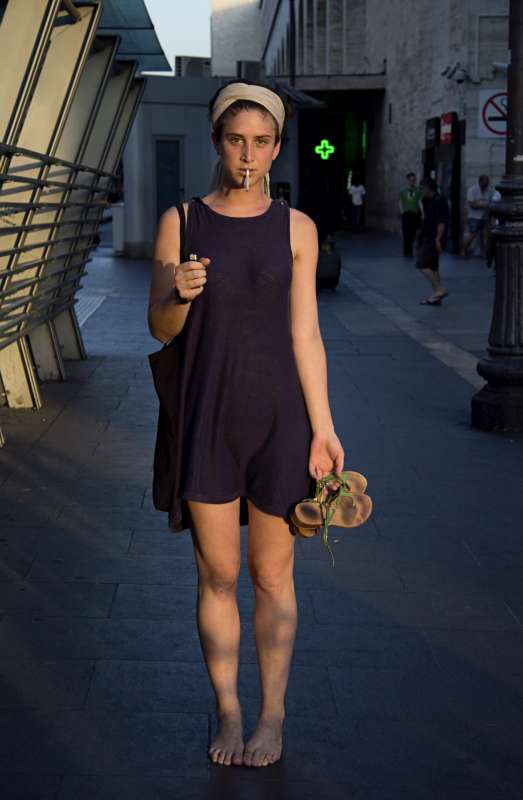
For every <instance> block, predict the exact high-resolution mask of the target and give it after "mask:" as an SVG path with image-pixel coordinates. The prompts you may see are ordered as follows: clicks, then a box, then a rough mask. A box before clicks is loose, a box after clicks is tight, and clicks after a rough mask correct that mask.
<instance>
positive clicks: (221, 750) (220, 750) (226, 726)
mask: <svg viewBox="0 0 523 800" xmlns="http://www.w3.org/2000/svg"><path fill="white" fill-rule="evenodd" d="M243 750H244V744H243V727H242V715H241V712H240V711H237V712H233V713H230V714H223V715H221V716H219V717H218V733H217V734H216V736H215V738H214V739H213V741H212V744H211V746H210V747H209V756H210V758H211V761H213V763H214V764H223V765H224V766H226V767H230V766H231V764H234V765H235V766H238V767H239V766H241V765H242V764H243Z"/></svg>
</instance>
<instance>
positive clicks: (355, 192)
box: [347, 176, 366, 231]
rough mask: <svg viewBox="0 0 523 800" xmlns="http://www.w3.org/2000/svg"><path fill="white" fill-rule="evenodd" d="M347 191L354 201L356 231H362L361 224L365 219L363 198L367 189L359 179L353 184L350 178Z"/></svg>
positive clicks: (356, 178) (353, 210) (355, 179)
mask: <svg viewBox="0 0 523 800" xmlns="http://www.w3.org/2000/svg"><path fill="white" fill-rule="evenodd" d="M347 191H348V193H349V195H350V198H351V200H352V213H353V225H354V230H355V231H359V230H361V222H362V217H363V198H364V197H365V194H366V192H365V187H364V185H363V184H362V183H361V182H360V180H359V178H358V177H355V178H354V180H353V181H352V182H351V180H350V176H349V181H348V182H347Z"/></svg>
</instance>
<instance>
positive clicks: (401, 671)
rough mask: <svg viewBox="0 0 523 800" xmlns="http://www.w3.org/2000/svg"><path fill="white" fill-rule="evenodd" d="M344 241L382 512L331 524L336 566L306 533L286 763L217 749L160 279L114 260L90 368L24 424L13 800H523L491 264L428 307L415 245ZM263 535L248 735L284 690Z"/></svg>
mask: <svg viewBox="0 0 523 800" xmlns="http://www.w3.org/2000/svg"><path fill="white" fill-rule="evenodd" d="M340 248H341V250H342V252H343V256H344V270H343V278H342V282H341V284H340V286H339V288H338V290H337V291H336V293H331V292H323V291H321V292H319V308H320V318H321V325H322V332H323V336H324V341H325V345H326V350H327V356H328V361H329V391H330V397H331V403H332V408H333V413H334V417H335V422H336V429H337V432H338V434H339V436H340V438H341V439H342V442H343V444H344V447H345V451H346V455H347V459H346V465H347V466H350V467H352V468H355V469H359V470H361V471H363V472H365V474H366V475H367V476H368V478H369V493H370V494H371V496H372V497H373V499H374V503H375V510H374V514H373V517H372V519H371V520H370V521H369V523H368V524H367V525H365V526H363V527H362V528H358V529H354V530H350V531H344V530H341V529H332V530H331V540H332V544H333V548H334V552H335V556H336V567H335V568H334V569H333V568H332V566H331V562H330V558H329V556H328V554H327V553H326V551H325V549H324V548H323V545H322V543H321V541H320V539H319V538H318V539H314V540H307V541H305V540H300V541H298V542H297V547H296V567H295V574H296V587H297V596H298V602H299V624H298V632H297V638H296V645H295V652H294V659H293V665H292V672H291V680H290V685H289V693H288V704H287V720H286V723H285V732H286V738H285V751H284V757H283V759H282V761H281V762H280V763H279V764H277V765H274V766H273V767H271V768H267V769H264V770H253V769H251V770H249V769H247V768H240V769H234V770H227V769H224V768H220V767H217V766H213V765H212V764H210V762H209V761H208V759H207V756H206V752H207V746H208V743H209V740H210V737H211V735H212V731H213V729H214V728H215V726H216V719H215V715H214V708H213V697H212V691H211V689H210V685H209V683H208V680H207V676H206V671H205V667H204V664H203V659H202V654H201V650H200V643H199V640H198V634H197V629H196V624H195V619H194V616H195V608H196V573H195V565H194V555H193V551H192V541H191V537H190V535H189V534H188V533H185V534H172V533H170V532H169V531H167V528H166V516H165V515H164V514H160V513H158V512H156V511H155V510H154V509H153V506H152V501H151V477H152V451H153V447H154V439H155V424H156V413H157V402H156V398H155V395H154V389H153V386H152V382H151V378H150V372H149V366H148V362H147V354H148V353H150V352H152V351H153V350H156V349H158V348H159V345H158V344H155V343H154V342H152V340H151V338H150V337H149V334H148V332H147V329H146V319H145V303H146V297H147V283H148V273H149V265H148V264H142V263H140V262H126V261H125V260H122V259H119V260H112V259H110V258H108V257H107V253H106V252H104V250H103V248H100V250H99V253H98V256H99V257H96V258H95V259H94V261H93V262H92V264H91V265H90V274H89V276H87V278H86V285H87V286H88V290H89V291H90V292H92V293H93V295H97V296H102V295H103V296H104V297H105V300H104V302H103V303H102V304H101V305H100V306H99V307H98V308H97V309H96V311H95V312H94V313H93V314H92V316H90V317H89V319H88V320H87V322H86V323H85V326H84V327H83V332H84V337H85V341H86V346H87V349H88V352H89V354H90V358H89V359H88V360H87V361H84V362H67V363H66V368H67V375H68V379H67V381H66V382H65V383H59V382H57V383H46V384H44V385H43V387H42V391H43V396H44V407H43V408H42V409H40V410H39V411H38V412H27V413H26V412H13V411H10V410H8V409H5V408H2V409H0V424H2V427H3V428H4V429H5V431H6V434H7V445H6V447H5V448H3V450H2V451H1V452H0V531H1V533H0V796H1V797H2V800H4V798H6V799H7V800H13V799H14V798H17V800H32V798H35V800H36V798H38V800H41V798H53V800H82V798H89V800H91V798H93V797H96V798H97V800H98V798H102V800H104V799H105V798H107V800H108V799H109V798H111V800H115V798H120V797H121V798H125V800H129V798H130V800H133V798H140V800H148V798H155V800H162V799H163V798H167V797H169V800H171V798H173V797H176V798H177V800H178V799H179V800H184V798H187V799H188V800H194V799H195V798H198V800H200V799H201V798H209V800H210V799H211V798H220V800H222V799H223V798H227V800H229V798H241V800H243V798H245V800H252V799H253V798H263V800H265V798H267V797H269V796H270V797H271V800H272V798H282V800H298V798H299V800H308V799H309V798H311V800H312V798H314V800H316V798H317V797H319V796H321V797H323V798H325V800H338V798H339V799H340V800H341V798H343V800H349V799H350V798H357V800H397V798H398V797H401V798H402V800H411V798H412V800H420V798H423V800H454V798H456V800H458V798H459V800H478V798H481V800H483V798H484V797H485V798H487V797H488V800H497V798H503V800H512V798H514V800H516V799H517V800H521V797H522V796H523V763H522V761H523V756H522V750H521V746H520V743H521V739H522V734H523V729H522V723H521V720H522V719H523V589H522V588H521V586H522V583H521V569H522V567H523V563H522V559H523V539H522V537H521V536H520V528H521V526H520V524H519V521H520V519H521V515H522V512H523V495H522V493H521V492H520V491H519V488H520V478H519V476H520V472H521V461H522V456H523V439H522V438H521V437H518V436H514V435H508V434H487V433H482V432H478V431H473V430H471V428H470V415H469V407H470V398H471V395H472V393H473V391H474V388H473V385H472V384H471V371H467V370H468V366H467V365H468V364H473V363H474V359H475V358H477V357H478V356H479V355H480V354H481V352H482V348H483V347H484V346H485V344H486V338H487V333H488V326H489V322H490V308H491V301H492V287H493V282H492V278H491V274H490V273H489V271H488V270H484V271H482V269H483V268H481V269H480V267H481V265H480V263H479V261H478V260H477V259H476V260H473V259H471V260H470V261H469V262H463V261H462V260H461V259H452V258H451V257H450V256H447V255H446V256H444V259H443V272H444V275H445V279H446V280H447V281H448V283H449V287H450V289H451V294H450V296H449V298H448V300H446V301H445V303H444V305H443V306H442V307H441V308H439V309H427V308H425V307H422V306H419V304H418V301H419V299H420V296H423V294H424V291H426V289H425V287H424V285H423V282H422V281H421V278H420V276H419V274H418V273H416V272H415V270H414V269H413V266H412V263H411V262H408V261H406V260H404V259H402V257H401V256H397V255H396V251H395V249H394V248H397V249H398V251H399V250H400V246H399V242H398V240H397V239H395V238H394V237H387V236H372V237H371V236H368V237H364V236H362V237H354V238H352V239H348V238H346V237H340ZM460 359H461V360H460ZM463 365H465V366H463ZM498 487H500V489H501V488H502V489H503V491H501V490H500V489H498ZM493 489H494V490H493ZM246 545H247V531H246V530H242V539H241V550H242V560H243V563H242V569H241V574H240V583H239V591H238V594H239V603H240V616H241V631H242V637H241V651H240V675H239V685H240V694H241V697H242V700H243V702H244V707H245V722H246V732H247V734H248V733H249V731H250V730H252V728H253V726H254V724H255V721H256V712H257V708H258V703H259V686H258V675H257V659H256V651H255V645H254V639H253V630H252V616H253V592H252V589H251V587H250V581H249V574H248V569H247V566H246V549H247V548H246Z"/></svg>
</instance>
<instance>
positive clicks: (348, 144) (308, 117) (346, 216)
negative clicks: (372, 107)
mask: <svg viewBox="0 0 523 800" xmlns="http://www.w3.org/2000/svg"><path fill="white" fill-rule="evenodd" d="M311 94H312V92H311ZM314 95H315V96H316V97H318V99H321V100H323V101H324V102H326V103H327V106H326V107H325V108H323V109H302V110H300V122H299V165H300V166H299V171H300V172H299V174H300V178H299V181H300V182H299V198H298V208H300V209H301V210H302V211H304V212H305V213H306V214H308V215H309V216H310V217H312V219H313V220H314V221H315V223H316V225H317V227H318V235H319V238H320V241H322V240H323V239H324V238H325V236H327V235H328V234H332V233H334V231H336V230H339V229H340V228H347V227H350V219H351V208H350V203H349V198H348V194H347V181H348V178H349V175H352V176H354V175H358V177H359V179H360V180H361V182H362V183H363V184H364V185H365V177H366V176H365V173H366V157H367V144H368V136H369V119H368V114H367V110H366V109H365V108H364V107H362V108H361V109H360V108H358V107H357V106H358V104H354V103H351V104H350V103H349V102H348V100H347V93H346V92H328V93H320V92H317V93H314ZM349 105H353V106H356V107H355V108H351V109H350V110H349V109H348V106H349Z"/></svg>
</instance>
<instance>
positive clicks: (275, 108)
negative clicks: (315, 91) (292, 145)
mask: <svg viewBox="0 0 523 800" xmlns="http://www.w3.org/2000/svg"><path fill="white" fill-rule="evenodd" d="M236 100H252V102H254V103H259V104H260V105H261V106H263V107H264V108H266V109H267V111H269V112H270V113H271V114H272V116H273V117H274V119H275V120H276V122H277V124H278V133H279V135H280V136H281V132H282V130H283V125H284V122H285V107H284V105H283V103H282V101H281V99H280V98H279V97H278V95H277V94H276V92H272V91H271V90H270V89H265V87H263V86H252V85H251V84H249V83H229V85H228V86H224V88H223V89H222V90H221V91H220V93H219V95H218V97H217V98H216V100H215V101H214V105H213V107H212V115H211V119H212V124H213V125H215V124H216V122H217V120H218V119H219V118H220V117H221V115H222V114H223V112H224V111H226V110H227V109H228V108H229V106H230V105H232V103H234V102H236Z"/></svg>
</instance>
